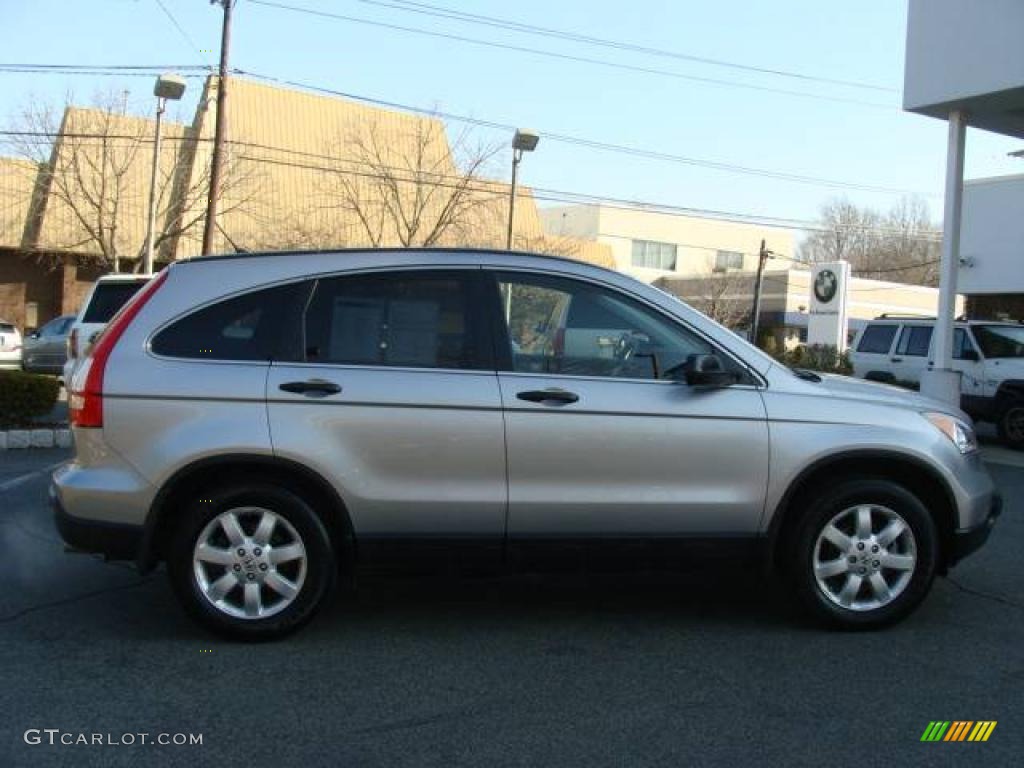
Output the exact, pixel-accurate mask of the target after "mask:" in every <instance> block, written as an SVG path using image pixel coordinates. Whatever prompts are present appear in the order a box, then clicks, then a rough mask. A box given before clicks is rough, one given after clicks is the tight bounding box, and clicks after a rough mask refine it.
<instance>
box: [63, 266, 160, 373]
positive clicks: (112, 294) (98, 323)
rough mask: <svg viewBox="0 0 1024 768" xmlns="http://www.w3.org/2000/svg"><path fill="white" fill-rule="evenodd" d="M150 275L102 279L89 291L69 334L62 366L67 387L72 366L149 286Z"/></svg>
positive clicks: (109, 276)
mask: <svg viewBox="0 0 1024 768" xmlns="http://www.w3.org/2000/svg"><path fill="white" fill-rule="evenodd" d="M151 277H152V275H104V276H103V277H101V278H100V279H99V280H97V281H96V283H95V284H94V285H93V287H92V288H91V289H90V291H89V294H88V295H87V296H86V297H85V301H84V302H83V303H82V308H81V309H80V310H78V315H77V317H75V321H74V323H73V324H72V325H71V332H70V333H69V334H68V356H67V362H65V363H64V382H65V384H67V383H70V381H71V376H72V374H74V372H75V366H76V365H77V364H78V361H79V360H80V359H81V358H82V357H83V356H84V355H85V350H86V349H88V347H89V344H90V343H92V340H93V339H94V338H96V336H97V335H99V332H100V331H102V330H103V328H104V327H105V326H106V324H107V322H108V321H109V320H110V318H112V317H113V316H114V315H115V314H117V311H118V310H119V309H120V308H121V307H123V306H124V305H125V303H127V301H128V299H130V298H131V297H132V296H134V295H135V292H136V291H138V290H139V288H141V287H142V286H144V285H145V284H146V283H148V282H149V280H150V278H151Z"/></svg>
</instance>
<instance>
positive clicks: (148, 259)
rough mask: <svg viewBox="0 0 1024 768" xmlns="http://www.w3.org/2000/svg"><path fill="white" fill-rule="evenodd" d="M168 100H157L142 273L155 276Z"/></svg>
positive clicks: (161, 98)
mask: <svg viewBox="0 0 1024 768" xmlns="http://www.w3.org/2000/svg"><path fill="white" fill-rule="evenodd" d="M166 107H167V100H166V99H165V98H163V97H162V96H160V97H157V100H156V136H155V137H154V139H153V166H152V168H150V171H149V217H148V221H147V224H146V256H145V260H144V261H143V262H142V272H143V274H146V275H151V274H153V238H154V237H155V232H156V173H157V166H158V165H159V164H160V125H161V122H162V121H163V117H164V110H165V109H166Z"/></svg>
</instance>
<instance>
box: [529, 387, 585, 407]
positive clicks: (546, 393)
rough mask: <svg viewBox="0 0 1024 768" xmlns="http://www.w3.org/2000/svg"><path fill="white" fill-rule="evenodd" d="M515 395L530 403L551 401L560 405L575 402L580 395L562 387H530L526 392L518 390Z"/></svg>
mask: <svg viewBox="0 0 1024 768" xmlns="http://www.w3.org/2000/svg"><path fill="white" fill-rule="evenodd" d="M516 397H518V398H519V399H520V400H526V401H528V402H531V403H552V404H560V405H568V404H569V403H575V402H576V401H577V400H579V399H580V396H579V395H577V394H576V393H575V392H567V391H565V390H564V389H531V390H527V391H526V392H520V393H519V394H518V395H516Z"/></svg>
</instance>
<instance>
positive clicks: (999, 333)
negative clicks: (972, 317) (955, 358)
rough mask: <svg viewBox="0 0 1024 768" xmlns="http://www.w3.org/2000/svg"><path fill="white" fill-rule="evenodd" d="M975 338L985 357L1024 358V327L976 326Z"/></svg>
mask: <svg viewBox="0 0 1024 768" xmlns="http://www.w3.org/2000/svg"><path fill="white" fill-rule="evenodd" d="M974 338H975V339H977V340H978V346H980V347H981V351H982V352H984V353H985V357H1024V325H976V326H975V327H974Z"/></svg>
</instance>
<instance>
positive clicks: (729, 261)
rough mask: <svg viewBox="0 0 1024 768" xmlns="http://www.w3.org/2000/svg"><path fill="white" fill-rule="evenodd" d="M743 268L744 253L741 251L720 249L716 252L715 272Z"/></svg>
mask: <svg viewBox="0 0 1024 768" xmlns="http://www.w3.org/2000/svg"><path fill="white" fill-rule="evenodd" d="M730 269H743V254H742V253H740V252H739V251H718V252H717V253H716V254H715V272H728V271H729V270H730Z"/></svg>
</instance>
